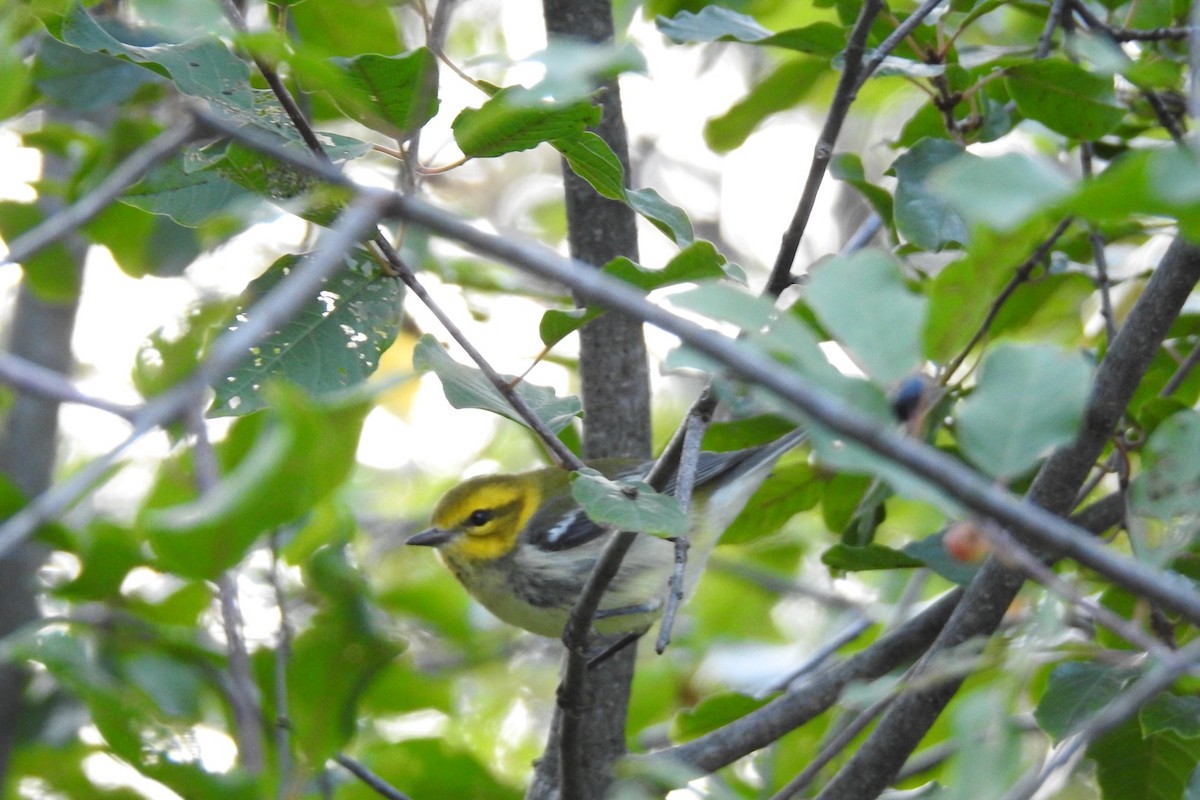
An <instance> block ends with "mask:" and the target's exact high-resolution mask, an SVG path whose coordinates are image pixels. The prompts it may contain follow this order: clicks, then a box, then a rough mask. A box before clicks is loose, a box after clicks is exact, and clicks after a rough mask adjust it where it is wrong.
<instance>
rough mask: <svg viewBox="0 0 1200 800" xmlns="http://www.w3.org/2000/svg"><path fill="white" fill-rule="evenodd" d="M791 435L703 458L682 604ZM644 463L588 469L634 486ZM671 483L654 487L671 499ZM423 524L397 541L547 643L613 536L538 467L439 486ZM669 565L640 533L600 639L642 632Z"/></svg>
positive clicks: (661, 544) (602, 614)
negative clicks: (436, 561)
mask: <svg viewBox="0 0 1200 800" xmlns="http://www.w3.org/2000/svg"><path fill="white" fill-rule="evenodd" d="M805 438H806V436H805V433H804V432H803V431H802V430H800V429H797V430H794V431H792V432H790V433H788V434H785V435H784V436H782V437H780V438H779V439H776V440H775V441H773V442H770V443H768V444H764V445H760V446H757V447H750V448H746V449H742V450H733V451H728V452H708V451H702V452H701V453H700V454H699V457H698V460H697V466H696V474H695V482H694V485H693V496H692V502H691V511H690V513H689V524H690V530H689V533H688V544H689V549H688V561H687V567H686V570H685V572H684V585H683V591H684V594H685V595H689V594H690V592H691V590H692V589H693V588H694V586H695V584H696V581H697V580H698V578H699V576H700V573H701V571H702V570H703V567H704V564H705V562H706V561H707V558H708V555H709V554H710V553H711V551H712V549H713V548H714V547H715V546H716V543H717V540H718V539H719V538H720V535H721V534H722V533H723V532H724V531H725V529H726V528H727V527H729V525H730V524H731V523H732V522H733V520H734V519H735V518H736V517H737V515H738V514H739V513H740V512H741V511H742V509H743V508H744V507H745V505H746V503H747V502H748V501H749V500H750V498H751V496H753V494H754V492H755V491H756V490H757V489H758V487H759V486H760V485H762V483H763V481H764V480H766V478H767V476H768V475H769V474H770V472H771V469H772V468H773V466H774V465H775V462H776V461H777V460H778V459H779V457H780V456H782V455H783V454H784V453H785V452H787V451H788V450H790V449H792V448H794V447H796V446H797V445H799V444H800V443H801V442H803V441H804V440H805ZM653 463H654V462H646V463H638V462H636V461H634V462H630V460H628V459H598V460H596V461H594V462H590V463H589V464H588V466H589V467H593V468H595V469H597V470H598V471H599V472H600V473H601V474H603V475H605V476H606V477H609V478H613V479H619V480H621V479H634V480H637V479H643V478H644V477H645V476H646V473H647V472H648V471H649V470H650V468H651V467H652V466H653ZM674 492H675V477H674V476H672V477H671V479H670V480H669V482H668V485H667V486H666V487H665V493H667V494H674ZM431 521H432V527H430V528H428V529H427V530H424V531H422V532H420V533H418V534H416V535H415V536H412V537H410V538H409V539H408V540H407V544H410V545H416V546H425V547H433V548H436V550H437V552H438V555H439V556H440V557H441V560H442V562H443V563H444V564H445V565H446V566H447V567H448V568H449V570H450V572H451V573H452V574H453V575H454V577H455V578H457V579H458V581H459V583H461V584H462V585H463V587H464V588H466V590H467V592H468V593H469V594H470V595H471V596H472V597H474V598H475V599H476V600H477V601H479V603H480V604H482V605H483V606H484V607H485V608H486V609H488V610H489V611H490V612H492V614H494V615H495V616H496V617H498V618H499V619H501V620H503V621H504V622H507V623H509V624H510V625H515V626H516V627H518V628H522V629H524V630H527V631H530V632H532V633H535V634H539V635H541V636H549V637H558V636H561V635H562V633H563V628H564V626H565V625H566V623H567V620H568V619H569V617H570V614H571V609H572V608H573V607H574V605H575V602H576V600H577V599H578V598H579V595H580V593H581V591H582V588H583V585H584V583H585V582H586V581H587V579H588V576H589V575H590V574H591V571H592V568H593V566H594V565H595V563H596V560H597V558H599V556H600V553H601V552H602V551H603V549H604V546H605V544H606V543H607V542H608V540H609V538H610V537H611V536H613V535H614V531H613V530H612V529H611V528H610V527H608V526H605V525H601V524H599V523H597V522H594V521H593V520H592V519H591V518H589V517H588V516H587V514H586V513H585V512H584V510H583V508H581V507H580V505H579V504H578V503H577V502H576V500H575V499H574V497H573V496H572V494H571V479H570V473H569V472H568V471H567V470H565V469H562V468H559V467H543V468H541V469H535V470H531V471H528V472H520V473H515V474H495V475H482V476H477V477H473V478H470V479H468V480H466V481H464V482H462V483H460V484H458V485H457V486H455V487H454V488H452V489H450V490H449V491H448V492H447V493H446V494H445V495H444V496H443V497H442V499H441V500H440V501H439V502H438V503H437V505H436V507H435V508H434V510H433V514H432V520H431ZM674 564H675V545H674V543H673V541H672V540H668V539H666V538H662V537H659V536H654V535H651V534H646V533H639V534H638V535H637V537H636V539H635V540H634V543H633V546H632V547H631V548H630V549H629V551H628V552H627V553H626V555H625V558H624V560H623V561H622V563H621V567H620V569H619V571H618V572H617V573H616V575H615V576H614V578H613V580H612V582H611V583H610V584H609V586H608V588H607V590H606V591H605V593H604V596H603V597H602V598H601V601H600V605H599V610H598V612H597V614H596V617H595V619H594V620H593V626H594V630H595V632H596V633H598V634H599V635H601V636H604V637H612V636H622V635H629V634H635V635H636V634H641V633H644V632H645V631H646V630H647V629H648V628H649V627H650V626H651V625H652V624H653V623H654V621H655V620H656V619H657V618H658V617H659V616H660V615H661V614H662V612H663V609H664V608H665V605H666V602H667V596H668V591H669V582H670V577H671V574H672V572H673V567H674Z"/></svg>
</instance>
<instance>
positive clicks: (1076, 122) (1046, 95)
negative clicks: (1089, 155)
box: [1005, 58, 1125, 141]
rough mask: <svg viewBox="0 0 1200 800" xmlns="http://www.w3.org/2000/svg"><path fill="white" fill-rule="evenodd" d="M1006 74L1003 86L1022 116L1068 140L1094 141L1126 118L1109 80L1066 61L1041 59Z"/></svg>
mask: <svg viewBox="0 0 1200 800" xmlns="http://www.w3.org/2000/svg"><path fill="white" fill-rule="evenodd" d="M1005 74H1006V78H1005V85H1006V86H1007V88H1008V92H1009V94H1010V95H1012V99H1013V100H1014V101H1015V102H1016V104H1017V109H1018V110H1019V111H1020V112H1021V113H1022V114H1024V115H1025V116H1026V117H1028V118H1029V119H1034V120H1037V121H1038V122H1040V123H1042V124H1043V125H1045V126H1046V127H1047V128H1049V129H1050V130H1052V131H1054V132H1056V133H1061V134H1062V135H1063V136H1066V137H1069V138H1071V139H1079V140H1081V141H1095V140H1096V139H1099V138H1100V137H1101V136H1103V135H1104V134H1106V133H1109V132H1111V131H1112V130H1113V129H1114V128H1116V127H1117V125H1118V124H1120V122H1121V120H1122V119H1123V118H1124V116H1125V108H1124V107H1123V106H1122V105H1120V104H1119V103H1118V102H1117V100H1116V96H1115V94H1114V92H1113V82H1112V79H1111V78H1105V77H1101V76H1099V75H1093V74H1092V73H1090V72H1088V71H1087V70H1085V69H1083V68H1082V67H1079V66H1077V65H1075V64H1072V63H1071V62H1069V61H1065V60H1061V59H1054V58H1044V59H1041V60H1040V61H1030V62H1028V63H1024V64H1020V65H1018V66H1016V67H1011V68H1010V69H1009V70H1008V71H1007V72H1006V73H1005Z"/></svg>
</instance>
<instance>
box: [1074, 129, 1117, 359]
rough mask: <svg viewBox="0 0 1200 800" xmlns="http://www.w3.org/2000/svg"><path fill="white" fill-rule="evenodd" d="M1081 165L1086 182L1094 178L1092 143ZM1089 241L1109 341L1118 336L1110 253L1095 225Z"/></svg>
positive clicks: (1083, 148) (1085, 146)
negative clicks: (1109, 277) (1110, 279)
mask: <svg viewBox="0 0 1200 800" xmlns="http://www.w3.org/2000/svg"><path fill="white" fill-rule="evenodd" d="M1079 163H1080V166H1081V167H1082V169H1083V177H1084V180H1088V179H1090V178H1091V177H1092V143H1091V142H1082V143H1080V145H1079ZM1088 240H1089V241H1090V243H1091V245H1092V260H1093V261H1095V262H1096V291H1097V292H1099V294H1100V315H1101V316H1102V317H1103V318H1104V331H1105V335H1106V336H1107V340H1108V341H1110V342H1111V341H1112V340H1113V339H1114V338H1116V335H1117V315H1116V314H1115V313H1114V312H1113V305H1112V292H1111V289H1112V283H1111V282H1110V281H1109V279H1108V253H1107V252H1106V251H1105V249H1104V245H1105V242H1104V236H1103V234H1101V233H1100V231H1099V229H1097V228H1096V226H1095V225H1092V224H1090V223H1089V224H1088Z"/></svg>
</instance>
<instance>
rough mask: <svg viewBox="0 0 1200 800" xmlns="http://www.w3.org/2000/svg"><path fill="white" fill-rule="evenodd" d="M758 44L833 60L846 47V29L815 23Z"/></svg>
mask: <svg viewBox="0 0 1200 800" xmlns="http://www.w3.org/2000/svg"><path fill="white" fill-rule="evenodd" d="M756 44H760V45H771V46H772V47H782V48H784V49H786V50H795V51H797V52H799V53H812V54H813V55H818V56H824V57H826V58H832V57H833V56H835V55H837V54H838V53H840V52H842V50H844V49H845V47H846V29H845V28H843V27H842V26H840V25H834V24H833V23H832V22H814V23H813V24H811V25H805V26H804V27H803V28H790V29H788V30H786V31H780V32H779V33H775V34H772V35H771V36H769V37H767V38H766V39H763V40H761V41H759V42H756Z"/></svg>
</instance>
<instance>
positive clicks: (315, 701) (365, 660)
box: [287, 547, 402, 764]
mask: <svg viewBox="0 0 1200 800" xmlns="http://www.w3.org/2000/svg"><path fill="white" fill-rule="evenodd" d="M306 577H307V578H308V581H307V584H308V585H310V586H311V587H312V588H314V589H316V590H317V591H318V592H320V593H321V594H322V595H324V598H323V599H324V608H322V610H321V611H320V612H319V613H318V614H317V615H316V616H315V618H314V619H313V620H312V623H311V625H310V626H309V627H308V628H307V629H306V630H305V631H304V632H302V633H301V634H300V635H299V636H297V637H296V639H295V641H294V642H293V643H292V648H291V654H290V656H289V658H288V662H287V690H288V715H289V716H290V717H291V718H292V721H293V724H294V735H295V738H296V742H297V744H298V745H299V747H300V750H301V751H302V752H303V753H304V755H305V756H307V758H308V760H309V763H312V764H321V763H324V761H325V760H326V759H327V758H329V757H331V756H333V755H334V754H335V753H336V752H337V751H339V750H341V749H342V748H343V747H344V746H345V744H346V743H347V742H348V741H349V740H350V739H351V738H352V737H353V736H354V733H355V731H356V729H357V727H358V713H357V707H358V699H359V697H360V696H361V695H362V694H363V692H364V691H365V690H366V689H367V688H368V686H369V684H370V681H371V680H372V679H373V678H374V677H375V675H376V674H378V673H379V672H380V670H382V669H383V668H384V667H385V666H387V665H388V664H389V663H391V661H392V660H393V659H394V658H395V657H396V656H397V655H399V654H400V652H401V650H402V648H401V646H400V645H399V644H398V643H397V642H394V641H391V640H389V639H388V638H387V637H385V636H384V634H383V631H381V630H380V629H379V626H378V624H377V623H376V622H375V614H377V613H378V612H377V611H374V610H373V609H372V608H371V607H370V604H369V603H368V602H367V597H366V595H367V583H366V579H365V578H364V577H363V576H362V574H361V572H360V571H359V570H358V568H357V567H355V566H354V565H352V564H351V563H350V562H349V561H348V560H347V558H346V554H345V552H344V550H343V548H341V547H326V548H322V549H321V550H318V551H317V552H316V553H315V554H314V555H313V558H312V560H311V561H310V563H309V567H308V570H307V575H306Z"/></svg>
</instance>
